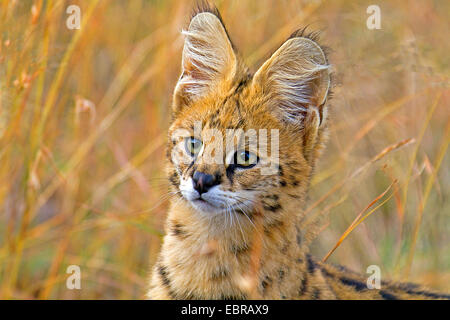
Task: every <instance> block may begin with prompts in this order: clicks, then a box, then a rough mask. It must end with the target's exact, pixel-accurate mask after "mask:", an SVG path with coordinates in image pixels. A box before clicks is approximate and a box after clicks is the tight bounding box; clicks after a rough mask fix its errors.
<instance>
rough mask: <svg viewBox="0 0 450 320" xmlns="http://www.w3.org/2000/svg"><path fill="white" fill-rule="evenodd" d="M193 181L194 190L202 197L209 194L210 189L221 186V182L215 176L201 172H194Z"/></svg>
mask: <svg viewBox="0 0 450 320" xmlns="http://www.w3.org/2000/svg"><path fill="white" fill-rule="evenodd" d="M192 181H193V182H194V189H195V190H197V191H198V193H199V194H200V195H201V194H202V193H205V192H208V190H209V189H211V188H212V187H214V186H215V185H217V184H219V180H218V179H217V178H216V177H215V176H213V175H211V174H207V173H203V172H200V171H195V172H194V175H193V176H192Z"/></svg>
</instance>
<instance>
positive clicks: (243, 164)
mask: <svg viewBox="0 0 450 320" xmlns="http://www.w3.org/2000/svg"><path fill="white" fill-rule="evenodd" d="M258 160H259V159H258V156H257V155H256V154H254V153H251V152H249V151H245V150H239V151H237V152H236V153H235V154H234V163H235V166H236V167H237V168H245V169H249V168H252V167H254V166H255V165H256V164H257V163H258Z"/></svg>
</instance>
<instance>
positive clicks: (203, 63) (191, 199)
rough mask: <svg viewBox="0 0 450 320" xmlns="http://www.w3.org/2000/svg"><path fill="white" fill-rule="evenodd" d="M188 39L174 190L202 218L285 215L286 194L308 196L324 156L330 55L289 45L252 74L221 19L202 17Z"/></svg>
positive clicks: (307, 42)
mask: <svg viewBox="0 0 450 320" xmlns="http://www.w3.org/2000/svg"><path fill="white" fill-rule="evenodd" d="M184 34H185V36H186V39H185V45H184V49H183V58H182V75H181V77H180V80H179V81H178V84H177V86H176V88H175V92H174V102H173V116H174V121H173V123H172V126H171V128H170V131H169V136H170V142H169V147H168V157H169V160H170V165H169V178H170V182H171V184H172V185H173V187H174V189H175V191H176V192H179V193H180V194H181V196H182V200H183V201H186V202H188V203H189V205H191V206H192V207H193V208H195V209H196V211H198V212H200V213H202V214H204V215H220V214H223V213H224V212H239V213H243V214H251V212H252V211H253V210H254V208H255V206H256V205H257V204H258V203H261V204H262V205H263V206H264V208H265V209H266V210H271V211H276V210H279V209H280V208H281V207H282V206H281V204H280V194H281V193H286V192H290V193H291V194H292V195H293V196H294V195H295V194H296V192H297V193H298V192H300V193H301V192H303V191H302V190H304V189H306V184H307V180H308V177H309V174H310V170H311V167H312V164H313V162H314V158H315V156H316V150H315V148H316V147H317V141H318V137H319V135H320V131H321V129H322V128H323V126H324V122H325V121H324V120H325V118H326V109H325V108H324V105H325V101H326V96H327V93H328V87H329V81H330V80H329V71H328V64H327V62H326V59H325V56H324V54H323V52H322V50H321V49H320V47H319V46H318V45H317V44H316V43H315V42H314V41H313V40H311V39H308V38H304V37H294V38H291V39H289V40H288V41H286V42H285V43H284V44H283V45H282V46H281V47H280V48H279V49H278V50H277V51H276V52H275V53H274V54H273V55H272V57H271V58H270V59H269V60H267V61H266V62H265V63H264V64H263V65H262V66H261V67H260V68H259V70H258V71H257V72H256V73H255V74H254V75H251V74H250V73H249V71H248V69H247V68H246V67H245V66H244V64H243V63H242V61H241V60H240V59H238V58H237V56H236V54H235V52H234V49H233V46H232V44H231V42H230V40H229V38H228V34H227V32H226V30H225V28H224V26H223V24H222V22H221V20H220V19H219V18H218V17H217V16H215V15H214V14H212V13H209V12H203V13H200V14H198V15H196V16H195V17H194V18H193V19H192V21H191V23H190V25H189V29H188V30H187V31H185V32H184ZM289 190H291V191H289ZM295 190H297V191H295Z"/></svg>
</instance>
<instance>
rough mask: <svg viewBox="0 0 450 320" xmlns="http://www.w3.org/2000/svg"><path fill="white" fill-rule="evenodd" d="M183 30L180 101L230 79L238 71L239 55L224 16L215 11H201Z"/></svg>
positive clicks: (177, 93)
mask: <svg viewBox="0 0 450 320" xmlns="http://www.w3.org/2000/svg"><path fill="white" fill-rule="evenodd" d="M182 33H183V35H184V36H185V42H184V48H183V57H182V75H181V78H180V80H179V82H178V84H177V87H176V89H175V95H176V98H177V99H178V101H180V100H181V102H184V103H188V102H189V101H192V100H195V99H197V98H199V97H201V96H204V95H205V94H206V93H208V92H209V91H210V90H212V89H214V87H216V86H217V84H218V83H219V82H226V81H227V79H230V78H231V77H232V76H233V74H234V72H235V68H236V55H235V53H234V50H233V46H232V44H231V41H230V40H229V38H228V34H227V32H226V29H225V27H224V26H223V24H222V21H221V19H220V16H218V15H216V14H214V13H211V12H209V11H207V12H200V13H197V14H196V15H195V16H194V17H193V18H192V20H191V22H190V24H189V28H188V30H186V31H182Z"/></svg>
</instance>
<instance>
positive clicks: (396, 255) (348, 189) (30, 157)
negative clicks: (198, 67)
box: [0, 0, 450, 299]
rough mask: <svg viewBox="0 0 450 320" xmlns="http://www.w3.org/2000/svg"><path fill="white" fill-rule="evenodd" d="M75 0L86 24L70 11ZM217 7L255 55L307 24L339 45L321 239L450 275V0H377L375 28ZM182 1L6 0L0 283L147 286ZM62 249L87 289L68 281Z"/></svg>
mask: <svg viewBox="0 0 450 320" xmlns="http://www.w3.org/2000/svg"><path fill="white" fill-rule="evenodd" d="M69 4H78V5H79V6H80V7H81V12H82V27H81V29H80V30H69V29H67V28H66V26H65V20H66V18H67V14H66V13H65V10H66V8H67V6H68V5H69ZM216 4H217V6H218V7H219V9H220V10H221V12H222V15H223V18H224V20H225V23H226V24H227V27H228V29H229V32H230V34H231V37H232V38H233V40H234V42H235V44H236V46H237V47H238V48H239V49H240V52H241V54H242V56H243V57H244V59H245V60H246V61H247V62H248V64H249V65H250V67H251V68H252V69H253V70H255V69H256V68H257V67H258V65H259V64H260V63H261V62H262V61H264V59H266V58H267V57H268V56H270V54H271V52H272V51H273V50H274V49H276V47H277V46H278V45H280V44H281V43H282V42H283V40H284V39H285V38H286V37H287V36H288V35H289V34H290V33H291V32H292V31H294V29H296V28H298V27H303V26H305V25H310V29H311V30H323V32H322V42H323V43H324V44H326V45H327V46H329V47H330V48H331V49H332V52H331V54H330V61H331V63H332V65H333V70H334V72H335V76H334V80H335V83H336V87H335V89H334V97H333V99H332V100H331V118H332V120H333V121H332V123H331V128H330V142H329V144H328V148H327V150H326V151H325V152H324V156H323V158H322V160H321V161H320V163H319V166H318V168H317V170H316V175H315V177H314V179H313V181H312V184H311V192H310V194H309V195H310V200H309V202H308V204H307V206H306V208H305V210H307V213H308V216H307V218H313V217H317V216H324V217H327V219H328V220H327V221H325V222H324V225H323V226H322V228H321V229H320V233H319V234H318V237H317V239H316V240H315V241H314V243H313V247H312V250H313V252H314V254H315V255H317V256H319V257H323V256H325V255H326V253H327V252H330V250H331V249H332V248H333V247H334V246H335V244H336V242H338V246H337V247H336V248H335V250H334V251H333V254H332V255H331V256H329V258H328V260H329V261H331V262H335V263H341V264H344V265H347V266H349V267H350V268H352V269H354V270H356V271H360V272H365V270H366V268H367V266H369V265H371V264H377V265H379V266H380V267H381V270H382V276H385V277H392V278H394V279H408V280H410V281H417V282H422V283H425V284H427V285H429V286H431V287H434V288H436V289H440V290H450V283H449V281H448V279H449V278H450V255H449V252H450V238H449V230H450V221H449V220H450V219H449V212H450V203H449V201H448V199H449V195H450V166H449V162H450V161H449V158H448V152H447V151H448V144H449V142H450V135H449V132H450V129H449V128H450V124H449V123H450V122H449V108H448V105H449V100H450V94H449V93H450V92H449V90H448V87H449V64H448V52H449V50H450V46H449V41H448V39H447V33H446V32H445V31H446V30H447V29H448V25H447V23H448V21H449V18H450V17H449V14H448V13H449V12H450V4H449V3H448V1H417V2H408V3H407V2H392V1H378V2H377V4H378V5H379V6H380V7H381V10H382V29H381V30H373V31H371V30H368V29H367V28H366V18H367V14H366V7H367V3H366V2H365V1H344V0H337V1H306V0H305V1H275V0H262V1H217V2H216ZM192 7H193V2H192V1H156V0H155V1H144V0H142V1H141V0H131V1H126V2H122V1H87V0H77V1H75V0H74V1H44V0H37V1H31V0H28V1H2V2H0V297H1V298H11V299H23V298H30V299H47V298H55V299H76V298H85V299H99V298H113V299H127V298H133V299H136V298H142V297H143V295H144V292H145V288H146V286H147V279H148V273H149V266H150V265H152V264H153V262H154V261H155V257H156V255H157V253H158V250H159V246H160V243H161V236H162V234H163V221H164V218H165V212H166V209H167V201H168V199H169V198H170V194H168V191H167V185H168V184H167V182H166V181H165V179H164V173H163V167H164V144H165V139H166V132H167V131H166V130H167V127H168V124H169V121H170V111H169V110H170V102H171V101H170V100H171V93H172V90H173V87H174V85H175V83H176V80H177V78H178V76H179V66H180V54H181V48H182V44H183V39H182V37H181V34H180V30H181V29H182V28H183V27H185V26H186V23H187V22H188V17H189V15H190V10H191V9H192ZM409 139H411V140H409ZM412 139H413V140H414V141H415V142H414V143H411V144H409V142H411V141H413V140H412ZM400 147H401V148H400ZM393 151H395V152H393ZM393 181H398V183H396V184H395V185H396V187H393V188H391V189H390V190H391V193H389V195H387V193H384V191H385V190H387V189H389V188H388V187H389V186H390V185H392V183H393ZM380 195H382V196H386V195H387V196H386V197H380ZM374 199H375V200H377V201H379V200H381V199H383V200H384V202H383V201H381V202H380V203H379V204H377V206H375V207H374V208H373V206H374V205H375V203H376V202H377V201H373V200H374ZM372 202H373V203H372ZM362 208H366V210H364V211H362ZM375 208H376V209H377V210H376V213H375V214H373V215H370V217H369V214H370V213H372V212H375V211H373V210H374V209H375ZM368 210H369V211H368ZM366 211H368V212H367V213H365V215H363V214H364V213H363V212H366ZM359 212H361V216H359V219H358V220H355V219H354V217H355V216H358V213H359ZM366 218H367V219H366ZM363 219H365V220H364V221H363ZM352 222H354V223H353V225H352ZM356 225H358V227H356ZM349 226H351V228H350V229H348V230H347V228H349ZM346 230H347V232H346ZM349 231H351V233H350V232H349ZM342 235H344V237H343V238H341V239H340V237H341V236H342ZM344 238H345V240H344ZM71 264H76V265H79V266H80V267H81V270H82V289H81V290H68V289H67V288H66V286H65V281H66V278H67V274H66V268H67V266H68V265H71ZM255 268H256V267H255ZM250 280H251V279H250Z"/></svg>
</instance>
